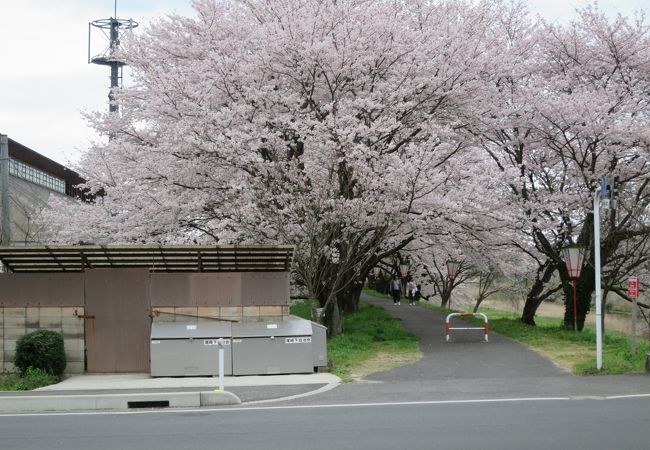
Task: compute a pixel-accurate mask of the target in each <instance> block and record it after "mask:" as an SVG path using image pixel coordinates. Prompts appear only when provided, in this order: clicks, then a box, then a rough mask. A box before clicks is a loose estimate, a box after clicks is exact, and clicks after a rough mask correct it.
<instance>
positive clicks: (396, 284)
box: [390, 275, 402, 305]
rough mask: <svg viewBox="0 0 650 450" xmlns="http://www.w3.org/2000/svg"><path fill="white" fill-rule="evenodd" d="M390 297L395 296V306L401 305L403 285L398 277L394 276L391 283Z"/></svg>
mask: <svg viewBox="0 0 650 450" xmlns="http://www.w3.org/2000/svg"><path fill="white" fill-rule="evenodd" d="M390 295H392V296H393V305H399V304H400V296H401V295H402V283H401V282H400V280H399V277H398V276H397V275H394V276H393V279H392V280H391V282H390Z"/></svg>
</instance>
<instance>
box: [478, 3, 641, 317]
mask: <svg viewBox="0 0 650 450" xmlns="http://www.w3.org/2000/svg"><path fill="white" fill-rule="evenodd" d="M530 30H531V31H530V32H527V33H522V34H521V35H520V36H519V38H518V39H517V42H516V45H513V47H512V48H514V49H516V48H518V47H522V48H528V50H527V57H526V58H525V59H522V60H518V61H517V65H512V66H511V68H510V70H511V73H510V74H508V75H507V76H504V77H502V78H501V79H499V81H498V83H497V84H496V85H493V86H491V95H492V98H493V101H494V106H493V107H492V108H486V110H487V111H489V112H487V113H486V114H483V115H482V116H481V117H480V118H479V120H477V121H476V122H475V124H474V125H475V126H476V127H477V128H476V129H475V130H474V132H475V133H476V135H477V136H479V139H480V140H481V142H482V145H483V146H484V148H485V149H486V150H487V152H488V154H489V155H490V156H491V157H492V158H493V160H494V162H495V163H496V164H497V167H498V168H499V169H501V170H502V171H506V168H510V169H511V168H516V169H517V170H518V171H519V173H518V174H517V176H516V177H514V178H512V180H511V181H510V182H509V186H510V189H511V196H510V197H511V198H510V199H511V203H512V204H513V205H516V204H518V205H519V207H520V211H521V214H520V218H521V220H522V221H523V222H522V223H523V225H524V226H523V227H521V228H519V230H517V229H513V236H515V235H517V234H518V237H517V239H515V241H514V242H513V245H516V246H518V247H519V248H520V249H521V250H522V251H523V252H526V253H528V254H529V255H530V256H531V257H532V258H533V259H534V260H535V261H537V265H538V269H537V275H536V277H535V281H534V283H533V286H532V288H531V290H530V292H529V294H528V297H527V300H526V304H525V307H524V312H523V317H522V320H523V321H524V322H526V323H534V314H535V311H536V309H537V307H538V306H539V304H540V303H541V301H543V300H544V299H545V298H548V297H549V296H551V295H553V294H554V293H555V292H557V291H564V293H565V296H566V298H567V299H569V298H571V294H572V292H571V289H570V282H569V275H568V272H567V270H566V267H565V264H564V261H563V260H562V258H561V249H562V247H563V246H564V245H565V244H567V243H572V242H577V243H581V244H583V245H585V246H587V247H590V248H591V252H590V258H589V259H588V260H587V264H586V265H585V267H583V274H582V277H581V278H580V281H579V284H578V297H579V301H578V311H577V315H578V329H582V327H583V326H584V318H585V316H586V313H587V312H588V310H589V305H590V298H591V294H592V292H593V290H594V261H593V214H592V213H591V205H592V198H593V193H594V190H595V189H596V187H597V186H598V185H599V183H600V178H601V176H602V175H605V174H612V175H616V176H619V177H620V180H621V184H620V188H621V189H622V190H623V191H624V192H626V194H625V199H626V200H625V201H624V202H623V203H625V204H626V205H625V206H624V208H623V209H621V210H620V213H622V214H619V215H618V218H617V216H616V214H615V213H614V212H613V211H610V212H608V213H607V214H606V216H605V221H604V224H603V239H602V242H603V245H602V248H603V251H602V262H603V265H605V271H606V272H605V274H606V276H605V278H608V277H610V275H611V273H610V272H611V270H610V269H611V267H609V265H611V264H612V263H613V261H614V259H615V258H616V256H615V255H617V254H619V257H620V254H621V252H623V248H625V247H627V249H628V251H627V252H626V256H625V257H624V258H625V259H635V258H634V255H635V254H637V255H638V253H637V252H638V251H639V250H640V248H638V247H637V248H633V247H631V246H629V245H626V244H625V243H626V242H628V241H630V242H631V240H635V239H641V238H642V237H644V236H647V235H648V232H649V231H650V229H649V228H648V224H647V222H646V223H642V222H641V221H638V220H632V218H633V217H636V216H638V214H639V211H644V210H645V208H647V205H648V195H649V194H650V191H649V190H648V177H649V171H648V170H649V168H650V167H649V166H648V134H647V129H648V101H647V98H648V93H649V92H650V84H649V81H650V78H649V76H648V74H649V73H650V71H649V70H648V69H649V66H648V61H649V60H650V59H649V56H650V40H649V36H648V28H647V26H646V25H644V23H643V20H642V17H641V16H640V17H638V18H637V20H636V21H632V20H630V19H627V18H624V17H620V16H619V17H618V18H616V19H615V20H613V21H610V20H608V19H607V18H606V17H605V16H604V15H603V14H602V13H601V12H599V11H598V10H597V8H596V7H588V8H585V9H583V10H581V11H580V12H579V17H578V19H577V20H576V21H575V22H573V23H571V24H569V25H567V26H559V25H549V24H545V23H540V24H539V25H538V26H537V27H534V28H532V29H530ZM632 211H634V212H632ZM517 231H519V233H517ZM624 272H626V271H624ZM556 273H557V275H558V276H559V279H560V283H559V284H554V274H556ZM620 275H623V273H621V274H620ZM572 317H573V310H572V302H570V301H567V302H566V313H565V324H566V325H567V326H570V327H572Z"/></svg>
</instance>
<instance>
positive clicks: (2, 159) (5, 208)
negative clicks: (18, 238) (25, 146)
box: [0, 134, 11, 245]
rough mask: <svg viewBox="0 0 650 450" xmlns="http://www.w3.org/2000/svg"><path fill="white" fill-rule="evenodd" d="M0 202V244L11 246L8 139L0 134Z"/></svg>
mask: <svg viewBox="0 0 650 450" xmlns="http://www.w3.org/2000/svg"><path fill="white" fill-rule="evenodd" d="M0 190H1V191H2V193H1V194H0V201H2V210H1V213H2V232H1V234H0V243H2V245H11V216H10V211H9V210H10V204H9V139H8V138H7V135H6V134H0Z"/></svg>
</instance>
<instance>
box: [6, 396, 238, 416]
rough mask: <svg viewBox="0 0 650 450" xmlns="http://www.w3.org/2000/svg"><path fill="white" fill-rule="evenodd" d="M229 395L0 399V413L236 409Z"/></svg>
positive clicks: (19, 397)
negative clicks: (206, 407)
mask: <svg viewBox="0 0 650 450" xmlns="http://www.w3.org/2000/svg"><path fill="white" fill-rule="evenodd" d="M239 404H241V400H240V399H239V397H237V396H236V395H235V394H233V393H232V392H227V391H218V390H217V391H209V392H206V391H204V392H160V393H143V394H100V395H96V394H94V395H43V396H25V397H22V396H12V397H1V396H0V412H2V413H9V412H12V413H14V412H46V411H94V410H119V409H122V410H134V409H140V408H164V407H170V408H196V407H200V406H217V405H239Z"/></svg>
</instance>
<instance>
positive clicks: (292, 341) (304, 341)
mask: <svg viewBox="0 0 650 450" xmlns="http://www.w3.org/2000/svg"><path fill="white" fill-rule="evenodd" d="M310 342H311V338H310V337H288V338H284V343H285V344H309V343H310Z"/></svg>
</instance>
